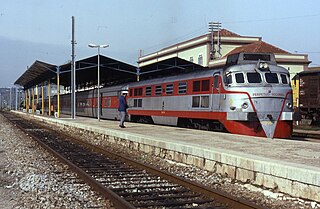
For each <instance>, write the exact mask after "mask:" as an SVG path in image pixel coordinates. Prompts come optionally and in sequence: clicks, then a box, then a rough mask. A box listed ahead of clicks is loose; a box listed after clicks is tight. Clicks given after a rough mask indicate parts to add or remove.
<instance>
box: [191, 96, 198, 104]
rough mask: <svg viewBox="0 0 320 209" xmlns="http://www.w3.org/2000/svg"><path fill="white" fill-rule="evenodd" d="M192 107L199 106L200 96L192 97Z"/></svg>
mask: <svg viewBox="0 0 320 209" xmlns="http://www.w3.org/2000/svg"><path fill="white" fill-rule="evenodd" d="M192 107H200V96H193V97H192Z"/></svg>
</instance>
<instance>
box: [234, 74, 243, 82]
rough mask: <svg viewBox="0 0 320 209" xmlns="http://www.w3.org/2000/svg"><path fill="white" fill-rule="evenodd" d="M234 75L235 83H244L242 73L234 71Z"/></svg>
mask: <svg viewBox="0 0 320 209" xmlns="http://www.w3.org/2000/svg"><path fill="white" fill-rule="evenodd" d="M235 76H236V82H237V83H244V76H243V74H242V73H236V74H235Z"/></svg>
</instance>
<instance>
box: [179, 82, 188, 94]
mask: <svg viewBox="0 0 320 209" xmlns="http://www.w3.org/2000/svg"><path fill="white" fill-rule="evenodd" d="M186 93H187V82H179V84H178V94H186Z"/></svg>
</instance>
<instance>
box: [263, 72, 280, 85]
mask: <svg viewBox="0 0 320 209" xmlns="http://www.w3.org/2000/svg"><path fill="white" fill-rule="evenodd" d="M265 77H266V81H267V83H279V79H278V75H277V73H265Z"/></svg>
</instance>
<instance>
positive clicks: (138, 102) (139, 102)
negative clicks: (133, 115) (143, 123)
mask: <svg viewBox="0 0 320 209" xmlns="http://www.w3.org/2000/svg"><path fill="white" fill-rule="evenodd" d="M133 107H142V99H134V100H133Z"/></svg>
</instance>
